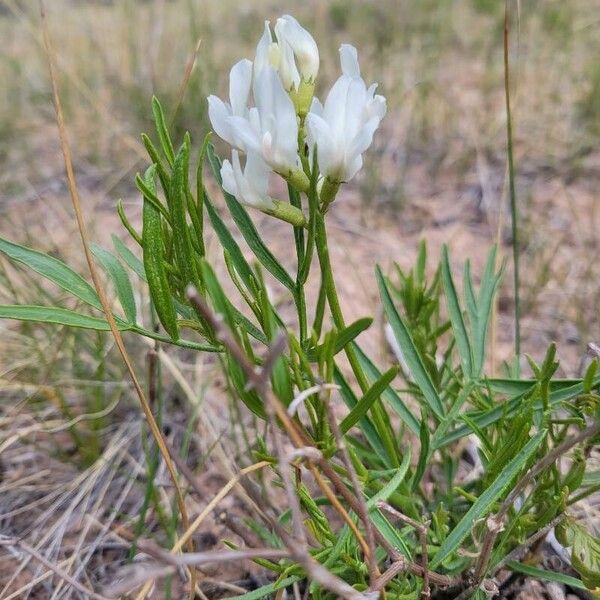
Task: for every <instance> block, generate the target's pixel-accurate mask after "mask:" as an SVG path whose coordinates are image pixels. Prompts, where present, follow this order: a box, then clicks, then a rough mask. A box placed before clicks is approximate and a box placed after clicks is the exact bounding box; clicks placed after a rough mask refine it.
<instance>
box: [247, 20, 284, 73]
mask: <svg viewBox="0 0 600 600" xmlns="http://www.w3.org/2000/svg"><path fill="white" fill-rule="evenodd" d="M269 24H270V21H265V29H264V31H263V34H262V36H261V38H260V40H258V45H257V46H256V57H255V59H254V74H255V75H257V74H258V73H260V71H262V70H263V69H264V68H265V67H266V66H271V67H273V68H274V69H276V70H277V69H279V63H280V58H281V51H280V49H279V45H278V44H277V42H274V41H273V36H272V35H271V28H270V27H269Z"/></svg>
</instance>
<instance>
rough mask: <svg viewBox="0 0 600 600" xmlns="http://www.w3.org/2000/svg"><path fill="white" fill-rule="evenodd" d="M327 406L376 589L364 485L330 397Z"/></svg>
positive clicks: (371, 587) (372, 541)
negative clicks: (347, 477)
mask: <svg viewBox="0 0 600 600" xmlns="http://www.w3.org/2000/svg"><path fill="white" fill-rule="evenodd" d="M324 403H325V408H326V409H327V416H328V417H329V425H330V427H331V431H332V433H333V437H334V438H335V441H336V444H337V447H338V449H339V451H340V453H341V455H342V460H343V462H344V465H345V467H346V471H348V475H349V476H350V481H351V482H352V487H353V488H354V490H355V492H356V500H357V504H358V508H359V512H358V513H357V514H358V516H359V517H360V519H361V521H362V522H363V524H364V526H365V533H366V536H367V544H368V546H369V552H368V554H367V555H366V556H365V558H366V559H367V566H368V568H369V588H370V589H375V588H374V584H375V581H376V580H377V578H378V577H379V576H380V572H379V569H378V568H377V557H376V556H375V548H376V546H375V534H374V533H373V523H372V522H371V519H370V518H369V509H368V508H367V504H366V502H365V499H364V497H363V494H362V491H361V489H362V486H361V485H360V482H359V480H358V475H357V473H356V469H355V468H354V465H353V464H352V459H351V458H350V453H349V452H348V447H347V445H346V441H345V440H344V436H343V435H342V432H341V430H340V426H339V423H338V422H337V419H336V418H335V414H334V412H333V407H332V406H331V403H330V402H329V398H327V399H324Z"/></svg>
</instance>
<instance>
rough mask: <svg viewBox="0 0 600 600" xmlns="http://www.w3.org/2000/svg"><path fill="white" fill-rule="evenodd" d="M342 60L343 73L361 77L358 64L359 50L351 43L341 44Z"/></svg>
mask: <svg viewBox="0 0 600 600" xmlns="http://www.w3.org/2000/svg"><path fill="white" fill-rule="evenodd" d="M340 62H341V64H342V73H343V74H344V75H348V76H349V77H360V66H359V64H358V52H357V51H356V48H355V47H354V46H351V45H350V44H342V45H341V46H340Z"/></svg>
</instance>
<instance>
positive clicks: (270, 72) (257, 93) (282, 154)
mask: <svg viewBox="0 0 600 600" xmlns="http://www.w3.org/2000/svg"><path fill="white" fill-rule="evenodd" d="M253 91H254V100H255V102H256V107H253V108H251V109H250V110H249V112H248V116H247V117H243V116H238V115H232V116H230V117H228V118H227V123H228V125H229V127H230V128H231V130H232V131H233V132H234V138H235V139H236V140H239V143H237V144H232V145H234V146H236V147H237V148H238V149H240V150H243V151H247V152H255V153H257V154H259V155H260V156H261V157H262V158H263V160H264V161H265V162H266V163H267V164H268V165H269V166H270V167H271V168H272V169H273V170H275V171H277V172H278V173H280V174H281V175H283V176H284V177H286V176H288V175H290V174H291V173H292V172H294V171H297V170H298V169H299V167H300V158H299V156H298V121H297V118H296V110H295V108H294V104H293V102H292V100H291V99H290V97H289V96H288V94H287V93H286V91H285V90H284V89H283V85H282V84H281V81H280V79H279V77H278V75H277V72H276V71H275V69H273V67H271V66H269V65H267V66H265V67H264V68H263V69H261V70H260V71H259V72H258V73H255V76H254V86H253ZM217 133H218V132H217ZM224 139H225V138H224ZM226 141H229V140H226Z"/></svg>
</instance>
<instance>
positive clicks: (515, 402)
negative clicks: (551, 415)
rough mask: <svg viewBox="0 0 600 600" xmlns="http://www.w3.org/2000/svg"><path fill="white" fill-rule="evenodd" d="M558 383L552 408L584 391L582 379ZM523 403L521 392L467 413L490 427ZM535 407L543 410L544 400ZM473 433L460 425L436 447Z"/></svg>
mask: <svg viewBox="0 0 600 600" xmlns="http://www.w3.org/2000/svg"><path fill="white" fill-rule="evenodd" d="M557 383H558V385H557V387H556V389H555V390H554V391H553V392H552V393H551V394H550V397H549V399H548V400H549V406H550V408H552V407H555V406H557V405H559V404H560V403H561V402H566V401H567V400H571V399H573V398H576V397H577V396H579V395H580V394H582V393H583V382H582V381H581V380H579V381H578V383H575V384H572V385H571V381H570V380H564V381H563V382H560V381H559V382H557ZM563 384H564V385H563ZM592 385H593V387H596V386H600V375H599V376H596V378H595V379H594V381H593V383H592ZM522 403H523V394H519V395H517V396H516V397H514V398H511V399H510V400H507V401H506V402H503V403H501V404H500V405H498V406H495V407H494V408H492V409H490V410H487V411H472V412H469V413H466V414H467V416H468V417H469V418H470V419H472V421H473V423H475V424H476V425H477V426H478V427H481V428H485V427H489V426H490V425H492V424H493V423H496V422H498V421H499V420H500V419H502V418H503V417H511V416H513V415H514V414H515V413H516V412H517V411H518V410H520V408H521V406H522ZM533 408H534V410H536V411H539V410H542V408H543V406H542V401H541V400H538V401H537V402H536V403H535V404H534V407H533ZM471 433H472V431H471V429H470V427H468V426H463V427H458V428H456V429H455V430H454V431H451V432H450V433H448V434H446V435H444V436H443V437H442V438H441V439H439V440H438V442H437V444H436V446H435V447H436V448H442V447H443V446H446V445H448V444H451V443H452V442H455V441H456V440H459V439H460V438H462V437H464V436H466V435H469V434H471Z"/></svg>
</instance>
